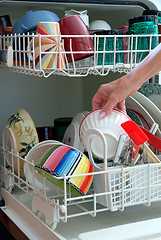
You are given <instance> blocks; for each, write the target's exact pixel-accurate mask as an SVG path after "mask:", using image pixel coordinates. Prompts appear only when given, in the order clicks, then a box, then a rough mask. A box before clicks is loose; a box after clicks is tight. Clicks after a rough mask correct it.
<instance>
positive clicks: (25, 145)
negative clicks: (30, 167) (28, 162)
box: [3, 108, 39, 177]
mask: <svg viewBox="0 0 161 240" xmlns="http://www.w3.org/2000/svg"><path fill="white" fill-rule="evenodd" d="M38 142H39V139H38V135H37V131H36V127H35V124H34V122H33V120H32V118H31V116H30V115H29V113H28V112H27V111H26V110H25V109H23V108H21V109H18V110H17V111H16V112H15V113H14V114H12V115H11V116H10V117H9V119H8V121H7V123H6V126H5V128H4V131H3V147H4V148H6V149H8V151H13V153H14V154H17V153H18V154H19V156H20V157H21V158H25V157H26V155H27V154H28V152H29V151H30V149H31V148H32V147H34V146H35V145H36V144H37V143H38ZM5 160H6V161H7V162H8V164H9V165H10V166H12V155H11V154H7V156H5ZM19 164H20V166H19V169H18V157H14V171H15V173H16V174H18V171H19V170H20V176H21V177H25V175H24V161H23V160H21V159H20V163H19Z"/></svg>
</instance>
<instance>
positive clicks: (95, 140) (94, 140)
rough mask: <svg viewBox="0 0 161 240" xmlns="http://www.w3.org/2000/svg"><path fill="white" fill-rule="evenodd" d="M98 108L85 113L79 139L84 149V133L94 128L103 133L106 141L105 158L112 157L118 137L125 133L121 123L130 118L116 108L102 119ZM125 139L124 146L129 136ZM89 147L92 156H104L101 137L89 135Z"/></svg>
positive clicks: (100, 157)
mask: <svg viewBox="0 0 161 240" xmlns="http://www.w3.org/2000/svg"><path fill="white" fill-rule="evenodd" d="M99 112H100V109H97V110H94V111H92V112H90V113H89V114H87V115H86V117H85V118H84V119H83V120H82V122H81V124H80V128H79V136H80V141H81V142H82V144H83V146H84V148H85V149H87V146H86V134H87V131H88V130H90V129H96V130H99V131H101V132H102V133H103V135H104V136H105V139H106V143H107V149H108V152H107V158H108V159H112V158H113V157H114V155H115V152H116V148H117V144H118V141H119V137H120V136H121V135H122V134H125V131H124V130H123V129H122V127H121V123H123V122H125V121H128V120H131V119H130V118H129V117H128V116H127V115H126V114H124V113H123V112H122V111H120V110H118V109H113V111H112V112H111V113H110V114H109V115H108V116H106V117H105V118H103V119H100V118H99ZM126 136H127V138H126V140H125V146H127V145H128V143H129V137H128V135H127V134H126ZM90 148H91V151H92V153H93V155H94V157H96V158H98V159H103V158H104V145H103V141H102V139H101V138H100V137H99V136H98V135H97V134H92V135H91V140H90Z"/></svg>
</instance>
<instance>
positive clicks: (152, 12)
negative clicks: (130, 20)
mask: <svg viewBox="0 0 161 240" xmlns="http://www.w3.org/2000/svg"><path fill="white" fill-rule="evenodd" d="M143 15H157V16H159V17H161V11H159V10H156V9H146V10H144V11H143Z"/></svg>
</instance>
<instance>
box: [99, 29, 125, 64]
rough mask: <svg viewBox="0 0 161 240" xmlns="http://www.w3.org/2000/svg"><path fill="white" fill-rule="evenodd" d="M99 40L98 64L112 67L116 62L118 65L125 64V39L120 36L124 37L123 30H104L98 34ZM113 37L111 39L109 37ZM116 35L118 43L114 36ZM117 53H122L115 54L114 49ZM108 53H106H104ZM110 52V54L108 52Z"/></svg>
mask: <svg viewBox="0 0 161 240" xmlns="http://www.w3.org/2000/svg"><path fill="white" fill-rule="evenodd" d="M97 35H98V36H99V38H98V39H97V41H98V44H97V45H98V60H97V64H98V65H102V64H103V63H104V64H105V65H112V64H114V61H116V63H123V62H124V53H123V38H122V37H121V36H120V37H119V35H122V33H121V30H103V31H99V32H97ZM110 35H111V37H109V36H110ZM115 35H116V43H115V38H114V36H115ZM115 47H116V51H122V52H117V53H114V48H115ZM104 51H106V53H103V52H104ZM108 51H109V52H108Z"/></svg>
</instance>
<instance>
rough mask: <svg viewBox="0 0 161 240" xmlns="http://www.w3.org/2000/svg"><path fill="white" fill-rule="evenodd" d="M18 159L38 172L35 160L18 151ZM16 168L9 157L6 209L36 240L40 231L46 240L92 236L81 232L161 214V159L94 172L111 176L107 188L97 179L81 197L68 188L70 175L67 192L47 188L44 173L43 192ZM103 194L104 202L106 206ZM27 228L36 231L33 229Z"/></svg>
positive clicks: (3, 168)
mask: <svg viewBox="0 0 161 240" xmlns="http://www.w3.org/2000/svg"><path fill="white" fill-rule="evenodd" d="M3 154H4V155H5V154H11V155H13V156H14V157H15V155H14V154H13V152H12V151H11V152H8V151H7V152H6V150H5V149H3ZM16 157H17V161H20V160H21V161H24V164H26V163H27V164H31V165H33V174H34V171H35V170H34V164H32V163H29V162H26V160H25V159H23V158H21V157H19V156H18V155H16ZM12 164H13V163H12ZM12 166H13V165H12ZM13 170H14V168H11V167H8V166H7V163H6V161H5V158H4V164H3V166H1V172H2V174H1V176H2V183H3V188H2V196H3V198H4V200H5V207H3V208H2V210H3V211H4V212H6V214H7V215H8V216H9V217H10V218H12V219H14V222H15V223H16V222H17V224H18V225H19V224H20V225H23V226H21V229H24V232H25V233H26V235H28V236H29V238H30V239H36V238H37V237H38V235H39V239H44V238H43V237H44V234H47V237H46V238H45V239H51V238H50V237H49V236H52V235H53V236H55V238H54V239H88V238H86V237H87V236H86V235H81V234H85V233H86V232H89V231H94V230H97V229H103V228H109V227H111V226H116V225H122V224H125V223H126V224H127V223H129V222H134V221H139V220H140V221H141V220H145V219H150V218H153V216H154V217H160V213H161V212H160V209H161V208H160V206H161V203H160V199H161V163H156V164H153V163H149V164H143V165H137V166H133V167H108V168H107V170H106V171H101V172H94V173H91V174H93V177H94V179H95V177H96V176H99V175H100V179H106V184H105V189H104V190H103V191H102V192H95V185H94V183H93V184H92V186H91V188H90V189H89V191H88V193H87V195H85V196H79V197H78V196H73V195H72V194H71V193H70V192H69V193H68V192H67V191H66V187H65V186H66V179H67V177H66V176H63V178H62V179H61V180H62V181H64V190H63V189H60V188H59V187H58V186H56V185H54V184H53V189H52V191H46V189H45V184H46V181H48V180H47V179H46V178H45V177H43V178H42V181H43V182H42V184H43V186H44V188H43V190H41V191H40V190H39V189H37V188H36V187H34V182H33V184H30V183H29V182H28V180H27V179H24V178H22V177H21V176H20V172H19V171H18V174H17V175H16V174H15V173H14V171H13ZM88 174H89V173H88ZM78 176H80V175H78ZM78 176H77V177H78ZM68 177H69V176H68ZM102 198H103V199H104V200H105V201H103V203H104V204H101V201H100V199H102ZM147 206H148V207H149V208H147ZM154 209H155V211H154V212H153V210H154ZM156 209H157V211H156ZM152 212H153V213H152ZM33 221H34V228H32V227H33ZM86 223H88V224H86ZM26 228H27V229H30V228H31V229H30V231H29V232H28V230H27V229H26ZM104 231H105V230H104ZM108 231H109V230H108ZM100 234H102V233H101V232H100ZM149 234H150V233H149ZM31 235H32V237H31ZM63 235H64V236H63ZM87 235H88V234H87ZM34 236H35V237H34ZM78 236H79V238H78ZM100 236H101V235H100ZM81 237H82V238H81ZM84 237H85V238H84ZM89 239H91V238H89ZM92 239H93V238H92ZM111 239H115V238H111ZM116 239H121V238H116ZM124 239H125V238H124ZM127 239H128V238H127ZM130 239H131V238H130Z"/></svg>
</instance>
